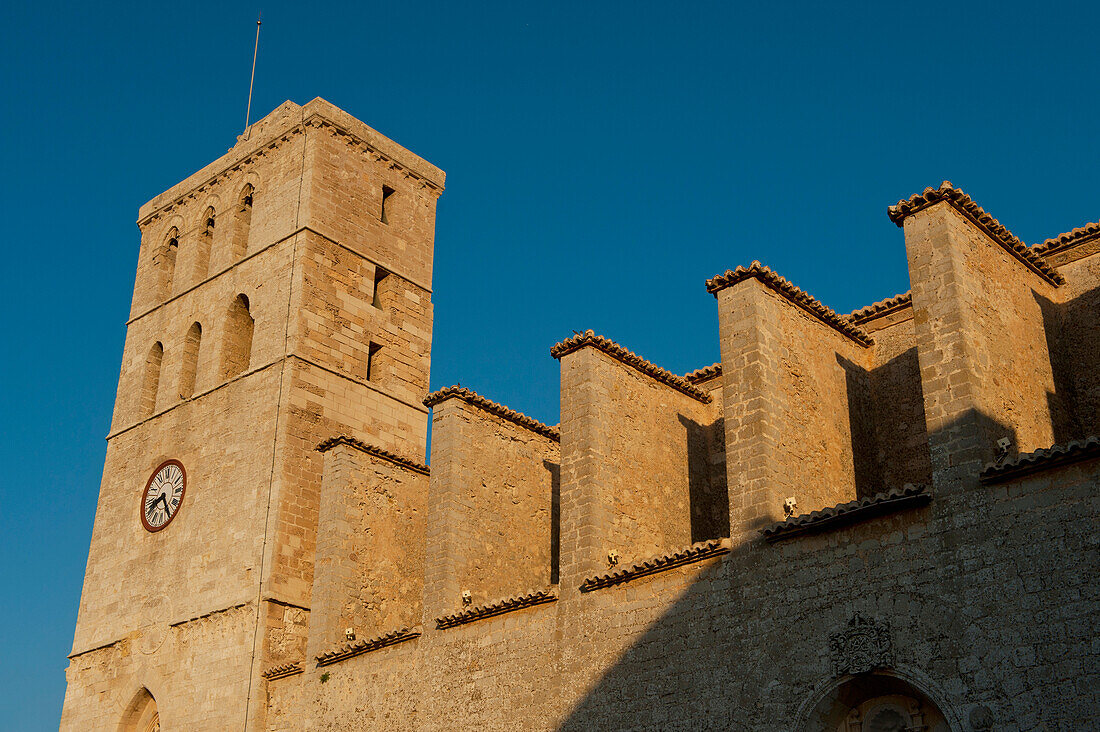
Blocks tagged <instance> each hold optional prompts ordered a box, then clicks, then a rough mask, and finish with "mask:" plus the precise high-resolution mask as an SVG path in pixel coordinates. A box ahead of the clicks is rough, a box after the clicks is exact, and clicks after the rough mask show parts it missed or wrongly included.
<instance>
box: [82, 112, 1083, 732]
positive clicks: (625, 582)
mask: <svg viewBox="0 0 1100 732" xmlns="http://www.w3.org/2000/svg"><path fill="white" fill-rule="evenodd" d="M444 179H445V176H444V173H443V171H441V170H440V169H439V168H437V167H435V166H434V165H432V164H431V163H429V162H427V161H425V160H423V159H422V158H420V157H418V156H417V155H415V154H414V153H412V152H410V151H408V150H406V149H405V148H403V147H401V146H400V145H398V144H396V143H395V142H393V141H391V140H389V139H387V138H386V137H383V136H382V135H380V134H379V133H377V132H375V131H374V130H373V129H371V128H370V127H368V126H367V125H365V124H363V123H362V122H360V121H358V120H356V119H355V118H353V117H351V116H350V115H348V114H347V113H345V112H343V111H342V110H340V109H338V108H337V107H335V106H333V105H332V104H330V103H328V102H326V101H324V100H323V99H314V100H313V101H311V102H309V103H308V104H305V105H304V106H299V105H297V104H294V103H292V102H286V103H284V104H283V105H282V106H280V107H279V108H278V109H276V110H274V111H273V112H271V113H270V114H268V115H267V116H266V117H264V118H263V119H262V120H260V121H259V122H257V123H255V124H253V125H252V126H251V127H249V128H248V130H247V131H246V133H245V134H244V135H241V137H240V138H238V140H237V142H236V144H235V145H234V147H233V148H232V149H230V150H229V152H228V153H226V154H225V155H223V156H222V157H220V158H218V159H217V160H215V161H214V162H212V163H210V164H209V165H207V166H206V167H204V168H202V169H201V170H199V171H198V172H196V173H195V174H193V175H191V176H190V177H188V178H187V179H186V180H184V181H182V182H181V183H179V184H178V185H176V186H174V187H173V188H171V189H170V190H168V191H166V192H164V193H162V194H160V195H159V196H157V197H156V198H154V199H153V200H151V201H149V202H148V203H146V204H145V205H144V206H142V207H141V209H140V211H139V213H138V221H137V224H138V228H139V230H140V234H141V239H140V248H139V251H138V257H137V262H138V264H137V275H136V278H135V283H134V295H133V300H132V305H131V309H130V314H129V319H128V320H127V324H126V325H127V331H126V340H125V347H124V351H123V357H122V367H121V373H120V375H119V383H118V392H117V397H116V400H115V407H114V413H113V418H112V424H111V427H110V433H109V435H108V437H107V455H106V462H105V465H104V469H103V480H102V484H101V486H100V492H99V502H98V507H97V510H96V515H95V524H94V529H93V532H92V541H91V547H90V550H89V556H88V564H87V569H86V573H85V577H84V587H83V593H82V596H81V601H80V608H79V615H78V620H77V625H76V630H75V635H74V639H73V648H72V653H71V655H70V656H69V667H68V670H67V681H68V686H67V691H66V695H65V703H64V710H63V713H62V718H61V728H62V729H63V730H110V731H112V732H113V731H114V730H119V731H139V732H148V731H149V730H160V729H163V730H228V729H236V730H239V729H244V730H249V731H259V730H272V731H280V732H283V731H286V732H289V731H291V730H347V729H370V730H447V731H448V732H449V731H452V730H456V729H457V730H546V731H551V730H554V731H556V730H577V731H578V732H579V731H587V730H685V731H687V730H691V731H694V730H738V731H740V730H746V731H753V732H755V731H757V730H761V731H769V732H918V731H920V732H948V731H950V732H970V731H971V730H973V731H975V732H977V731H984V730H988V731H993V730H996V731H997V732H1024V731H1025V730H1035V731H1039V730H1043V731H1044V732H1054V731H1055V730H1086V729H1100V642H1098V641H1097V636H1096V626H1097V621H1098V619H1100V584H1098V582H1097V573H1098V569H1100V566H1098V565H1100V533H1098V531H1097V527H1098V525H1100V522H1098V518H1100V437H1096V436H1095V435H1100V368H1098V366H1100V224H1095V223H1094V224H1087V225H1084V226H1082V227H1080V228H1076V229H1072V230H1071V231H1068V232H1067V233H1064V234H1060V235H1055V236H1053V237H1052V238H1050V239H1048V240H1046V241H1045V242H1042V243H1038V244H1034V245H1030V246H1029V245H1027V244H1025V243H1023V242H1021V241H1020V239H1018V238H1017V237H1016V236H1015V235H1013V234H1012V232H1010V231H1009V230H1008V229H1007V228H1005V227H1004V226H1003V225H1001V224H1000V223H999V222H998V221H997V219H995V218H993V217H992V216H991V215H990V214H988V213H987V212H986V211H985V210H983V208H982V207H981V206H980V205H979V204H978V203H977V202H975V201H974V200H973V199H972V198H971V197H970V196H969V195H967V194H966V193H964V192H963V191H962V190H961V189H959V188H958V187H956V186H954V185H952V184H951V183H947V182H945V183H943V184H942V185H940V186H938V187H935V188H926V189H924V190H923V191H922V192H920V193H917V194H915V195H912V196H911V197H909V198H906V199H903V200H901V201H898V202H897V203H896V204H895V205H892V206H889V207H888V209H887V218H888V219H889V222H892V224H894V225H895V226H896V227H897V228H900V229H901V232H900V233H899V234H898V235H897V240H896V241H897V245H898V246H902V245H904V248H905V253H906V256H907V259H908V265H909V278H910V286H911V289H910V290H909V291H908V292H906V293H904V294H900V295H896V296H894V297H890V298H888V299H885V300H882V301H880V302H877V303H874V304H872V305H868V306H866V307H864V308H861V309H859V310H857V311H855V312H852V313H848V314H841V313H837V312H835V311H833V310H832V309H830V308H829V307H828V306H826V305H825V304H823V303H821V302H819V301H818V300H817V299H815V298H814V297H813V296H812V295H810V294H808V293H807V292H805V291H804V290H802V289H800V288H799V287H797V286H795V285H794V284H793V283H791V282H789V281H788V280H786V279H784V278H783V277H782V276H780V275H779V274H777V273H776V272H774V271H772V270H771V269H769V268H768V267H766V266H764V265H762V264H760V263H759V262H753V263H751V264H748V265H747V266H745V265H742V266H736V267H735V268H734V269H730V270H727V271H725V272H723V273H718V274H716V275H715V276H714V277H712V278H711V279H709V280H706V281H705V282H700V283H699V287H700V290H699V292H700V293H701V292H702V290H703V289H704V288H705V290H706V292H707V293H709V294H710V295H712V296H713V298H714V304H715V306H716V307H717V310H718V324H719V327H718V332H717V333H716V336H717V339H718V344H719V349H718V351H719V353H720V354H721V360H720V361H719V362H718V363H715V364H713V365H702V364H701V365H700V366H701V368H699V369H697V370H695V371H692V372H690V373H687V374H676V373H672V372H670V371H668V370H666V369H665V368H662V367H661V366H659V365H657V364H655V363H652V362H650V361H648V360H646V359H645V358H643V357H641V356H639V355H637V354H635V353H633V352H632V351H630V350H629V349H628V347H627V346H626V345H622V344H619V343H617V342H615V341H614V340H611V339H610V338H608V337H605V336H604V335H600V334H597V333H594V332H592V331H586V332H584V333H576V334H563V335H568V336H569V337H566V338H565V339H564V340H562V341H561V342H559V343H557V344H556V345H553V346H552V347H551V348H550V349H549V354H548V356H549V357H550V358H553V359H556V360H557V362H558V363H559V365H560V369H561V386H560V397H561V422H560V424H556V425H549V424H544V423H542V422H539V421H538V420H536V419H534V418H532V417H529V416H527V415H524V414H521V413H519V412H517V411H515V410H513V409H510V408H508V407H507V406H505V405H502V404H499V403H497V402H495V401H493V400H492V394H491V392H486V394H485V395H483V394H479V393H476V392H474V391H472V390H470V389H468V388H464V387H460V386H451V387H447V388H444V389H441V390H438V391H435V392H433V393H429V388H428V383H429V368H430V360H431V343H432V259H433V250H434V231H435V211H436V200H437V199H438V198H439V196H440V195H441V194H442V193H443V189H444ZM884 226H886V221H885V220H884ZM903 240H904V244H902V241H903ZM836 256H837V257H844V256H846V255H845V253H844V252H837V253H836ZM730 264H731V265H735V264H737V263H733V262H731V263H730ZM609 335H610V334H609ZM547 345H548V346H550V345H551V344H547ZM429 420H430V421H431V425H430V426H431V432H432V440H431V454H430V459H429V455H428V454H427V444H428V441H427V433H428V428H429Z"/></svg>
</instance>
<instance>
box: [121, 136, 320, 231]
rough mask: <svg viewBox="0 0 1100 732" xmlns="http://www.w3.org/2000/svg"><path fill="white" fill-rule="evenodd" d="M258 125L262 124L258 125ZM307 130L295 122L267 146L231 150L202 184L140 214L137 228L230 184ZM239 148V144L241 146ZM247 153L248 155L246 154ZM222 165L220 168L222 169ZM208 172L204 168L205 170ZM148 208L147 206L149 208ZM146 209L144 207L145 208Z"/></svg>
mask: <svg viewBox="0 0 1100 732" xmlns="http://www.w3.org/2000/svg"><path fill="white" fill-rule="evenodd" d="M257 124H259V123H257ZM304 130H305V125H304V124H302V123H301V122H295V123H294V124H292V125H291V126H289V127H287V128H284V129H283V130H281V131H280V132H278V133H276V134H274V135H271V136H270V137H268V138H267V139H266V140H265V141H264V142H262V143H260V144H257V145H254V146H251V147H248V148H242V150H240V151H238V154H237V155H235V156H234V155H233V152H234V151H235V150H237V148H236V146H234V147H233V148H231V149H230V150H229V153H227V154H226V155H223V156H222V157H220V158H218V159H217V160H215V161H214V162H212V163H210V165H208V166H207V167H213V168H214V169H215V170H214V172H212V173H208V174H207V175H206V177H204V178H200V180H199V182H197V183H194V184H192V185H191V187H189V188H186V189H185V190H182V191H181V192H180V193H177V194H176V195H174V196H172V197H171V198H170V199H169V200H168V201H167V202H166V203H162V204H160V205H156V206H154V207H153V208H152V209H151V210H150V211H149V212H148V213H145V214H141V213H140V212H139V215H138V220H137V225H138V228H140V229H144V228H145V227H146V226H148V225H149V224H151V223H153V222H154V221H156V220H157V219H159V218H161V217H162V216H167V215H168V214H170V213H172V211H174V210H175V209H176V208H178V207H180V206H183V205H185V204H186V203H187V202H189V201H192V200H195V199H197V198H198V197H199V196H201V195H203V194H205V193H206V192H207V191H208V190H209V189H210V188H211V187H213V186H215V185H218V184H220V183H224V182H226V181H228V180H229V179H230V178H231V177H232V176H233V175H234V174H236V173H238V172H240V171H241V170H242V169H244V168H247V167H248V166H250V165H252V163H253V162H255V160H256V158H261V157H263V156H264V155H266V154H267V153H268V151H270V150H275V149H277V148H279V147H281V146H282V145H283V143H285V142H289V141H290V139H291V138H292V137H294V136H296V135H299V134H301V133H302V132H303V131H304ZM238 144H239V143H238ZM245 150H248V152H245ZM219 163H220V165H219ZM203 170H205V168H204V169H203ZM203 170H200V171H198V172H197V173H195V174H193V175H192V176H189V177H188V178H185V179H184V180H183V181H181V182H180V183H177V184H176V185H175V186H173V187H172V188H169V189H168V190H167V191H165V192H164V193H162V194H161V195H160V196H156V197H155V198H153V199H152V200H151V201H150V202H149V203H154V202H155V201H156V200H157V199H158V198H160V197H161V196H164V195H165V194H168V193H171V192H172V190H173V189H175V188H177V187H180V186H184V185H185V184H186V183H187V182H188V181H190V180H191V178H193V177H195V176H199V175H202V173H203ZM148 205H149V204H148V203H147V204H146V206H148ZM142 208H143V209H144V208H145V206H142Z"/></svg>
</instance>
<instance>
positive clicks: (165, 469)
mask: <svg viewBox="0 0 1100 732" xmlns="http://www.w3.org/2000/svg"><path fill="white" fill-rule="evenodd" d="M186 487H187V475H186V473H184V472H183V463H181V462H180V461H179V460H168V461H166V462H165V463H163V464H162V465H161V466H160V467H159V468H157V469H156V470H155V471H154V472H153V475H152V476H151V477H150V478H149V482H148V483H146V484H145V492H144V493H142V494H141V524H142V526H144V527H145V530H146V531H160V530H161V529H163V528H164V527H165V526H167V525H168V524H170V523H171V522H172V519H174V518H175V517H176V514H177V513H179V510H180V506H182V505H183V491H184V489H185V488H186Z"/></svg>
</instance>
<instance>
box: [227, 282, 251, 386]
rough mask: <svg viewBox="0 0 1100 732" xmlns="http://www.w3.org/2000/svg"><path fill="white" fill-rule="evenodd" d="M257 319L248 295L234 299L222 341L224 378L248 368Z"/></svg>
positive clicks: (231, 376)
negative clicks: (251, 309)
mask: <svg viewBox="0 0 1100 732" xmlns="http://www.w3.org/2000/svg"><path fill="white" fill-rule="evenodd" d="M254 326H255V321H254V320H253V318H252V313H251V312H250V311H249V303H248V296H247V295H244V294H241V295H237V297H235V298H234V299H233V303H232V304H231V305H230V306H229V310H228V312H226V316H225V336H224V340H223V341H222V363H221V377H222V379H223V380H224V379H231V378H233V377H234V376H236V375H237V374H240V373H243V372H244V371H245V370H246V369H248V365H249V363H250V362H251V360H252V330H253V327H254Z"/></svg>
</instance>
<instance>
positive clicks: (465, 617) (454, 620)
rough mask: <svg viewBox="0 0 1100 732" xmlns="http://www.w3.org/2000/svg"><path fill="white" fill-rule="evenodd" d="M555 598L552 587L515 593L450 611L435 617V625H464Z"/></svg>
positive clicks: (441, 626)
mask: <svg viewBox="0 0 1100 732" xmlns="http://www.w3.org/2000/svg"><path fill="white" fill-rule="evenodd" d="M557 599H558V593H557V591H556V590H554V589H553V588H550V589H548V590H535V591H533V592H528V593H525V594H523V595H516V596H515V597H509V598H506V599H503V600H494V601H493V602H489V603H486V604H484V605H478V606H477V607H471V608H467V609H466V610H462V611H460V612H457V613H452V614H451V615H443V616H441V617H438V618H436V619H435V627H436V628H438V629H440V630H443V629H445V628H453V627H455V626H456V625H465V624H466V623H472V622H474V621H475V620H482V619H484V618H491V617H494V616H496V615H503V614H504V613H510V612H512V611H513V610H522V609H523V608H525V607H533V606H535V605H543V604H545V603H548V602H555V601H556V600H557Z"/></svg>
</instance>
